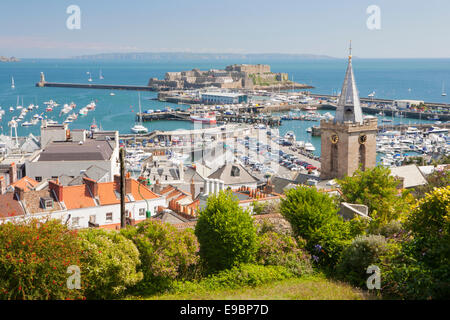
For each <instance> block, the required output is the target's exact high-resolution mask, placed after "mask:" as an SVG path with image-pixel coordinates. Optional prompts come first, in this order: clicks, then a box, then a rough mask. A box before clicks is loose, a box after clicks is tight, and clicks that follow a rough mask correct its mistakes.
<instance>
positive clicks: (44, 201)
mask: <svg viewBox="0 0 450 320" xmlns="http://www.w3.org/2000/svg"><path fill="white" fill-rule="evenodd" d="M41 206H42V208H43V209H44V210H49V209H53V199H52V198H50V197H46V198H41Z"/></svg>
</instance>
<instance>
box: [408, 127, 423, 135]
mask: <svg viewBox="0 0 450 320" xmlns="http://www.w3.org/2000/svg"><path fill="white" fill-rule="evenodd" d="M418 133H420V130H419V129H417V128H416V127H408V129H407V130H406V134H418Z"/></svg>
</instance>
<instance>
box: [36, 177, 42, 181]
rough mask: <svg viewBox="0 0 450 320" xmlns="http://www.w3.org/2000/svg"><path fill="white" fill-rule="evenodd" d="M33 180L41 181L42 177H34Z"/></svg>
mask: <svg viewBox="0 0 450 320" xmlns="http://www.w3.org/2000/svg"><path fill="white" fill-rule="evenodd" d="M34 180H36V181H37V182H41V181H42V177H34Z"/></svg>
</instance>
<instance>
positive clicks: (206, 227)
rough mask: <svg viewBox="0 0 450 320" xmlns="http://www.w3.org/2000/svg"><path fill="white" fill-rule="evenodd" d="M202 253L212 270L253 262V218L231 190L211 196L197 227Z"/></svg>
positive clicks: (201, 213) (202, 211)
mask: <svg viewBox="0 0 450 320" xmlns="http://www.w3.org/2000/svg"><path fill="white" fill-rule="evenodd" d="M195 234H196V235H197V238H198V241H199V242H200V256H201V258H202V259H203V261H204V262H205V264H206V266H207V269H208V270H209V271H217V270H223V269H228V268H231V267H233V266H236V265H239V264H240V263H248V262H252V261H253V260H254V257H255V252H256V229H255V226H254V225H253V218H252V217H251V216H250V214H249V213H248V212H247V211H244V210H243V209H242V208H241V207H239V204H238V202H237V200H236V199H235V198H234V197H233V196H232V194H231V192H229V191H227V192H220V193H219V194H218V195H210V196H209V197H208V200H207V204H206V208H204V209H203V210H201V211H200V215H199V219H198V222H197V225H196V227H195Z"/></svg>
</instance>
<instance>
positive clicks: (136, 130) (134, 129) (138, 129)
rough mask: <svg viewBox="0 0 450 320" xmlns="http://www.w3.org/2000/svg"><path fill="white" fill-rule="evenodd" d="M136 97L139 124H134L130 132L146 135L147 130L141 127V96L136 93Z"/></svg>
mask: <svg viewBox="0 0 450 320" xmlns="http://www.w3.org/2000/svg"><path fill="white" fill-rule="evenodd" d="M138 96H139V124H137V123H136V124H135V125H134V126H133V127H132V128H131V131H132V132H133V133H137V134H139V133H147V132H148V129H147V128H146V127H144V126H143V125H142V114H141V112H142V111H141V94H140V93H138Z"/></svg>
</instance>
